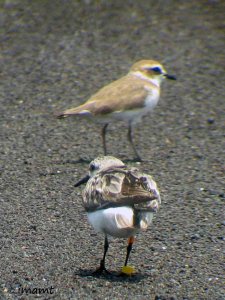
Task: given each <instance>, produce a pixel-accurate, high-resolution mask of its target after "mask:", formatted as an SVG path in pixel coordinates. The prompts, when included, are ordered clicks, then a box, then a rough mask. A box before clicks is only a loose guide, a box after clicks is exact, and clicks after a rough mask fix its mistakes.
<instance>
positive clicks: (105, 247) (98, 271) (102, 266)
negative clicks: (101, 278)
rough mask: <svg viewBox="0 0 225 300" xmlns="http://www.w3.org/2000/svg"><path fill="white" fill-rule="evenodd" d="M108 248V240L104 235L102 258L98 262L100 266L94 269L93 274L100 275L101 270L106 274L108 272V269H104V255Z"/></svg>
mask: <svg viewBox="0 0 225 300" xmlns="http://www.w3.org/2000/svg"><path fill="white" fill-rule="evenodd" d="M108 249H109V242H108V239H107V236H105V243H104V255H103V258H102V260H101V262H100V267H99V268H98V269H97V270H96V271H94V273H93V274H94V275H95V274H96V275H101V274H102V273H103V272H105V273H107V274H110V272H109V271H107V270H106V268H105V257H106V253H107V251H108Z"/></svg>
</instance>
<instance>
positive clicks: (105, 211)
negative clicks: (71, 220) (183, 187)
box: [75, 156, 161, 273]
mask: <svg viewBox="0 0 225 300" xmlns="http://www.w3.org/2000/svg"><path fill="white" fill-rule="evenodd" d="M85 182H87V184H86V187H85V188H84V190H83V193H82V196H83V206H84V208H85V210H86V211H87V215H88V220H89V222H90V224H91V225H92V226H93V227H94V229H95V230H96V231H97V232H101V233H103V234H104V235H105V246H104V256H103V259H102V260H101V264H100V267H99V268H98V269H97V273H102V272H103V271H106V272H107V270H106V268H105V256H106V252H107V250H108V245H109V244H108V239H107V236H108V235H110V236H113V237H119V238H129V240H128V246H127V256H126V260H125V264H124V269H123V270H127V261H128V257H129V254H130V251H131V249H132V244H133V241H134V235H135V234H136V233H137V232H138V231H139V230H146V229H147V228H148V226H149V225H150V224H151V222H152V219H153V215H154V213H156V212H157V211H158V209H159V206H160V204H161V199H160V194H159V190H158V188H157V185H156V183H155V181H154V180H153V179H152V177H151V176H150V175H148V174H145V173H142V172H140V171H139V170H138V169H137V168H132V167H128V166H126V165H125V164H124V163H123V162H122V161H121V160H119V159H117V158H115V157H112V156H100V157H98V158H96V159H95V160H93V161H92V162H91V163H90V166H89V175H88V176H86V177H84V178H83V179H81V180H80V181H79V182H78V183H76V185H75V186H79V185H80V184H83V183H85ZM128 269H129V270H130V268H128ZM131 270H132V268H131Z"/></svg>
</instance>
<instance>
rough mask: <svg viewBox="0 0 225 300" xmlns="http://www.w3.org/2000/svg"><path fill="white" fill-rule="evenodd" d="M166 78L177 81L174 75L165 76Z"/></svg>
mask: <svg viewBox="0 0 225 300" xmlns="http://www.w3.org/2000/svg"><path fill="white" fill-rule="evenodd" d="M164 76H165V77H166V78H167V79H171V80H177V78H176V77H175V76H173V75H169V74H164Z"/></svg>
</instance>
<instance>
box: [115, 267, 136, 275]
mask: <svg viewBox="0 0 225 300" xmlns="http://www.w3.org/2000/svg"><path fill="white" fill-rule="evenodd" d="M135 273H136V271H135V268H134V267H132V266H123V267H122V269H121V272H120V274H119V276H132V275H135Z"/></svg>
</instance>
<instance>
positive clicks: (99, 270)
mask: <svg viewBox="0 0 225 300" xmlns="http://www.w3.org/2000/svg"><path fill="white" fill-rule="evenodd" d="M102 273H105V274H107V275H110V274H111V273H110V272H109V271H108V270H107V269H106V267H105V265H104V264H103V263H102V261H101V263H100V267H99V268H97V269H96V270H95V271H94V272H93V273H92V275H102Z"/></svg>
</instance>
